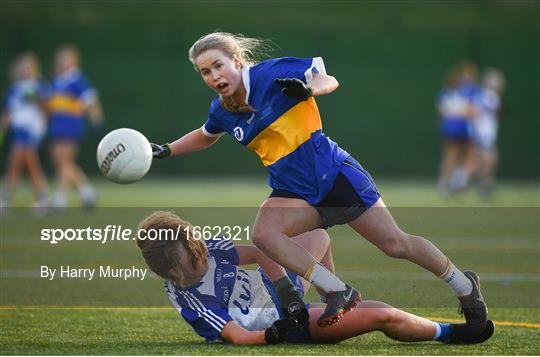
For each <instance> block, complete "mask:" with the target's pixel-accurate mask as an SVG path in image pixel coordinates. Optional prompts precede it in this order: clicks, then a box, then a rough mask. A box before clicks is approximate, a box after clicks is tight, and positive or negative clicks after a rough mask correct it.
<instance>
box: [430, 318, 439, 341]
mask: <svg viewBox="0 0 540 357" xmlns="http://www.w3.org/2000/svg"><path fill="white" fill-rule="evenodd" d="M433 325H435V336H433V338H432V339H431V340H433V341H437V339H438V338H439V337H441V325H439V324H438V323H436V322H433Z"/></svg>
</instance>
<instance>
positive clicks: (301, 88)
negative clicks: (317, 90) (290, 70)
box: [274, 78, 313, 100]
mask: <svg viewBox="0 0 540 357" xmlns="http://www.w3.org/2000/svg"><path fill="white" fill-rule="evenodd" d="M274 83H275V84H277V85H280V86H282V87H283V89H282V90H281V92H282V93H283V94H285V95H287V96H289V97H291V98H295V99H299V100H307V99H308V98H309V97H311V96H312V95H313V89H311V87H309V86H307V85H306V84H305V83H304V82H302V81H301V80H299V79H298V78H275V79H274Z"/></svg>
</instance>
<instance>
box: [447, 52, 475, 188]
mask: <svg viewBox="0 0 540 357" xmlns="http://www.w3.org/2000/svg"><path fill="white" fill-rule="evenodd" d="M477 78H478V70H477V67H476V65H475V64H474V63H472V62H462V63H460V64H458V65H457V66H456V67H455V68H453V69H452V70H451V71H450V72H449V73H448V75H447V78H446V84H445V87H444V89H443V90H442V92H441V94H440V96H439V100H438V104H437V106H438V110H439V114H440V118H441V133H442V137H443V157H442V163H441V171H440V177H439V190H440V192H441V193H442V194H444V195H451V194H454V193H456V192H458V191H459V190H461V189H463V188H465V187H466V186H467V184H468V182H469V178H470V176H471V173H472V172H473V171H474V169H475V167H476V160H475V150H474V145H473V144H472V141H471V134H472V121H473V120H474V118H475V115H476V107H475V102H474V99H475V96H476V93H477V92H478V87H477Z"/></svg>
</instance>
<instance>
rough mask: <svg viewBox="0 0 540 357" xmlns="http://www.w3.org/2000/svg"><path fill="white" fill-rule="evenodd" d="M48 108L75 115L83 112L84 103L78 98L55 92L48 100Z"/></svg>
mask: <svg viewBox="0 0 540 357" xmlns="http://www.w3.org/2000/svg"><path fill="white" fill-rule="evenodd" d="M49 109H50V110H51V111H52V112H64V113H69V114H73V115H77V116H81V115H83V113H84V105H83V103H82V102H81V101H80V100H79V99H77V98H73V97H70V96H67V95H61V94H56V95H54V96H53V97H52V98H51V99H50V100H49Z"/></svg>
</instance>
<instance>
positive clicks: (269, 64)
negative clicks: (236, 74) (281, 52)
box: [251, 57, 313, 73]
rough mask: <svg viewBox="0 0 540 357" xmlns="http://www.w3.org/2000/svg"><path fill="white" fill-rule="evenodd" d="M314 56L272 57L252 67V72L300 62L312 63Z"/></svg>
mask: <svg viewBox="0 0 540 357" xmlns="http://www.w3.org/2000/svg"><path fill="white" fill-rule="evenodd" d="M312 61H313V58H300V57H277V58H271V59H268V60H265V61H262V62H259V63H258V64H256V65H254V66H252V67H251V72H252V73H253V72H255V73H257V72H260V71H263V70H269V69H273V68H281V67H282V66H290V65H295V64H298V63H308V62H309V63H311V62H312Z"/></svg>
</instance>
